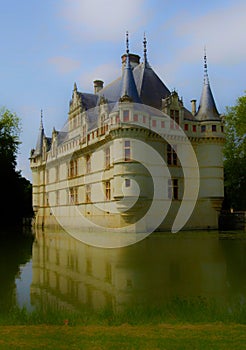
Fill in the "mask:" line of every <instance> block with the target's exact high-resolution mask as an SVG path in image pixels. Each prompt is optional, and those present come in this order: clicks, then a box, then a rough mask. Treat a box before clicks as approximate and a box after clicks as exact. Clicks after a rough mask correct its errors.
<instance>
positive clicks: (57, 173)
mask: <svg viewBox="0 0 246 350" xmlns="http://www.w3.org/2000/svg"><path fill="white" fill-rule="evenodd" d="M55 169H56V170H55V171H56V182H58V181H59V177H60V174H59V165H57V166H56V168H55Z"/></svg>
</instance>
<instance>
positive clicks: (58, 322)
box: [0, 298, 246, 350]
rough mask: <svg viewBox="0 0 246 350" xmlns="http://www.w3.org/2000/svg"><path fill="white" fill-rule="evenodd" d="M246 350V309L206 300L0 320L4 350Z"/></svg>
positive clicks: (20, 311) (23, 313) (22, 313)
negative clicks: (122, 309) (115, 310)
mask: <svg viewBox="0 0 246 350" xmlns="http://www.w3.org/2000/svg"><path fill="white" fill-rule="evenodd" d="M44 348H45V349H46V350H49V349H52V350H53V349H55V350H56V349H64V350H65V349H69V350H70V349H71V350H72V349H76V350H77V349H83V350H84V349H90V350H91V349H92V350H93V349H107V350H110V349H141V350H142V349H143V350H145V349H151V350H155V349H172V350H175V349H180V350H186V349H187V350H189V349H192V350H195V349H199V350H206V349H209V350H213V349H214V350H222V349H223V350H228V349H230V350H234V349H240V350H241V349H245V350H246V306H245V305H241V304H240V303H239V302H234V303H228V304H227V305H225V304H224V303H220V302H218V301H215V300H212V299H211V300H207V299H204V298H195V299H187V300H186V299H181V298H176V299H173V300H171V301H170V302H167V303H166V304H164V305H161V306H160V305H159V306H156V307H154V306H152V307H146V306H145V307H142V306H136V305H134V306H132V307H129V308H127V309H125V310H124V311H121V312H114V311H113V310H112V309H102V310H97V311H92V310H90V309H88V308H85V309H84V310H80V311H79V312H75V311H69V310H62V309H61V308H55V307H54V306H51V305H49V306H46V307H45V308H40V309H36V310H33V311H30V312H28V311H27V310H26V309H25V308H14V309H12V310H10V311H9V312H8V313H6V314H0V350H2V349H3V350H6V349H8V350H12V349H15V350H18V349H20V350H21V349H23V350H28V349H35V350H39V349H44Z"/></svg>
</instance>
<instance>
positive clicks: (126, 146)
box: [124, 141, 131, 161]
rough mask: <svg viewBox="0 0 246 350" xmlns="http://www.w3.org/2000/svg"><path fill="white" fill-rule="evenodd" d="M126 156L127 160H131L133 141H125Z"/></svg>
mask: <svg viewBox="0 0 246 350" xmlns="http://www.w3.org/2000/svg"><path fill="white" fill-rule="evenodd" d="M124 156H125V161H128V160H131V143H130V141H125V144H124Z"/></svg>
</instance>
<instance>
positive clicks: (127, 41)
mask: <svg viewBox="0 0 246 350" xmlns="http://www.w3.org/2000/svg"><path fill="white" fill-rule="evenodd" d="M126 54H127V55H129V38H128V30H127V31H126Z"/></svg>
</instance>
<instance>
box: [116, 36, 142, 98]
mask: <svg viewBox="0 0 246 350" xmlns="http://www.w3.org/2000/svg"><path fill="white" fill-rule="evenodd" d="M124 96H128V97H130V99H131V100H132V101H133V102H136V103H141V99H140V97H139V95H138V91H137V87H136V83H135V80H134V76H133V73H132V68H131V65H130V59H129V47H128V33H127V34H126V65H125V67H124V70H123V74H122V79H121V93H120V97H124Z"/></svg>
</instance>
